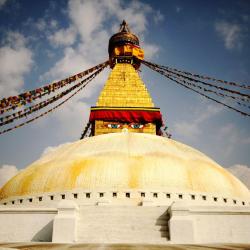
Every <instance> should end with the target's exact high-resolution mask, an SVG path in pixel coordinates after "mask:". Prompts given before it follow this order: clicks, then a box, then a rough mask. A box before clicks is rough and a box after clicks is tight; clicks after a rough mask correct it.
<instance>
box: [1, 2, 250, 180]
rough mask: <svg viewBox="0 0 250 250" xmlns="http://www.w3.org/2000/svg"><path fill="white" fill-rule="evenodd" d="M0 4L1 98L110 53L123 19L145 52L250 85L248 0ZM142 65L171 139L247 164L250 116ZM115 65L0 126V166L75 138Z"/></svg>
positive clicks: (22, 162)
mask: <svg viewBox="0 0 250 250" xmlns="http://www.w3.org/2000/svg"><path fill="white" fill-rule="evenodd" d="M0 13H1V14H0V64H1V69H0V96H1V97H6V96H10V95H14V94H17V93H20V92H22V91H24V90H28V89H33V88H36V87H38V86H41V85H44V84H45V83H48V82H51V81H53V80H59V79H62V78H64V77H67V76H69V75H70V74H73V73H77V72H80V71H82V70H84V69H87V68H89V67H91V66H94V65H95V64H97V63H100V62H102V61H104V60H106V59H107V58H108V53H107V46H108V39H109V37H110V36H111V35H112V34H113V33H114V32H116V31H117V29H118V27H119V24H120V23H121V21H122V20H123V19H126V20H127V22H128V24H129V25H130V28H131V30H132V31H133V32H134V33H135V34H137V35H138V36H139V37H140V40H141V45H142V47H143V48H144V49H145V58H146V59H147V60H149V61H153V62H156V63H159V64H162V65H167V66H171V67H175V68H178V69H183V70H187V71H190V72H195V73H200V74H204V75H209V76H213V77H216V78H219V79H225V80H229V81H235V82H241V83H247V84H250V72H249V69H250V48H249V44H250V43H249V42H250V2H249V1H245V0H242V1H240V0H238V1H228V0H223V1H220V0H217V1H215V0H214V1H184V0H183V1H181V0H180V1H178V0H175V1H171V0H164V1H122V0H113V1H112V0H107V1H97V0H94V1H85V0H84V1H78V0H69V1H66V0H65V1H64V0H61V1H45V0H44V1H29V0H25V1H19V0H0ZM141 69H142V72H141V73H140V74H141V76H142V78H143V80H144V82H145V84H146V86H147V87H148V89H149V91H150V93H151V95H152V97H153V100H154V103H155V104H156V105H157V106H159V107H160V108H161V111H162V114H163V117H164V121H165V123H166V124H167V125H168V127H169V131H170V132H171V134H172V135H173V139H175V140H178V141H181V142H183V143H185V144H188V145H190V146H192V147H194V148H196V149H198V150H200V151H202V152H203V153H205V154H207V155H208V156H210V157H211V158H212V159H214V160H215V161H216V162H218V163H219V164H221V165H223V166H225V167H239V166H241V167H244V169H245V170H246V171H248V173H249V166H250V156H249V152H250V130H249V125H250V119H249V118H245V117H243V116H241V115H239V114H237V113H234V112H232V111H230V110H228V109H226V108H223V107H221V106H219V105H217V104H215V103H213V102H211V101H207V100H205V99H203V98H201V97H200V96H198V95H197V94H195V93H192V92H190V91H188V90H186V89H184V88H182V87H179V86H177V85H176V84H174V83H171V82H170V81H168V80H167V79H164V78H163V77H162V76H160V75H157V74H156V73H155V72H152V71H150V70H149V69H146V68H145V67H142V68H141ZM109 72H110V70H109V69H106V70H105V72H103V73H102V74H101V75H99V76H98V77H97V78H96V80H95V81H94V82H93V83H91V84H90V85H89V87H88V88H86V89H84V90H83V91H82V92H81V94H80V95H78V96H76V97H75V98H74V99H72V101H70V102H69V103H67V104H65V105H64V106H63V107H61V108H60V109H59V110H57V111H55V112H54V113H52V114H49V115H48V116H47V117H45V118H41V119H40V120H37V121H36V122H34V123H32V124H29V125H27V126H25V127H22V128H19V129H16V130H15V131H13V132H10V133H7V134H4V135H2V136H1V138H0V149H1V150H0V170H1V166H2V169H4V171H2V172H1V171H0V174H1V175H2V176H5V175H6V176H7V175H8V173H7V172H8V171H7V170H6V169H12V170H11V171H14V172H15V171H17V170H16V169H22V168H24V167H25V166H26V165H28V164H30V163H31V162H32V161H34V160H36V159H37V158H39V157H40V156H41V155H42V154H43V152H44V151H47V150H49V149H50V150H51V149H52V148H53V147H55V146H57V145H59V144H62V143H66V142H72V141H75V140H78V139H79V137H80V134H81V132H82V129H83V127H84V126H85V124H86V122H87V119H88V115H89V107H90V106H91V105H94V104H95V102H96V99H97V97H98V94H99V92H100V91H101V89H102V87H103V85H104V83H105V80H106V79H107V77H108V73H109ZM18 122H20V121H18Z"/></svg>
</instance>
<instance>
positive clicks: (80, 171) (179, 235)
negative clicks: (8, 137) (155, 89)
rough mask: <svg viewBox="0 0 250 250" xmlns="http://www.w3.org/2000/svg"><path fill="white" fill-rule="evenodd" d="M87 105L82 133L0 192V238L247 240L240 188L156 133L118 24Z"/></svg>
mask: <svg viewBox="0 0 250 250" xmlns="http://www.w3.org/2000/svg"><path fill="white" fill-rule="evenodd" d="M109 58H110V67H111V69H112V71H111V73H110V75H109V78H108V80H107V82H106V84H105V86H104V88H103V90H102V92H101V94H100V96H99V98H98V100H97V103H96V106H94V107H91V112H90V118H89V122H90V124H91V136H90V137H88V138H85V139H83V140H79V141H76V142H73V143H70V144H66V145H63V146H60V147H59V148H58V149H56V150H55V151H53V152H50V153H48V154H47V155H45V156H42V157H41V158H40V159H38V160H37V161H35V162H34V163H32V164H31V165H30V166H28V167H27V168H25V169H24V170H23V171H20V172H19V173H18V174H17V175H16V176H15V177H13V178H12V179H11V180H9V181H8V182H7V183H6V184H5V185H4V186H3V187H2V188H1V190H0V204H1V205H0V241H2V242H29V241H47V242H48V241H52V242H61V243H62V242H67V243H69V242H81V243H143V244H148V243H152V244H167V243H204V242H206V243H215V242H216V243H217V242H222V243H250V193H249V190H248V189H247V187H246V186H245V185H244V184H242V183H241V182H240V181H239V180H238V179H237V178H236V177H234V176H233V175H232V174H230V173H229V172H228V171H227V170H226V169H224V168H223V167H221V166H219V165H218V164H217V163H216V162H214V161H213V160H212V159H210V158H209V157H207V156H206V155H204V154H203V153H201V152H199V151H198V150H196V149H193V148H191V147H189V146H187V145H184V144H182V143H180V142H177V141H175V140H172V139H169V138H166V137H164V136H162V133H161V126H162V124H163V123H162V117H161V113H160V109H159V108H157V107H155V105H154V103H153V101H152V98H151V96H150V94H149V92H148V90H147V88H146V86H145V85H144V83H143V81H142V80H141V78H140V75H139V72H138V69H139V68H140V60H142V59H143V58H144V51H143V50H142V48H141V47H140V44H139V39H138V37H137V36H136V35H134V34H132V33H131V32H130V30H129V28H128V25H127V24H126V22H123V23H122V24H121V28H120V31H119V32H118V33H116V34H114V35H113V36H112V37H111V38H110V41H109Z"/></svg>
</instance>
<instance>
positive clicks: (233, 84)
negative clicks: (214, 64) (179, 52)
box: [143, 60, 250, 89]
mask: <svg viewBox="0 0 250 250" xmlns="http://www.w3.org/2000/svg"><path fill="white" fill-rule="evenodd" d="M143 62H146V63H149V64H151V63H150V62H147V61H145V60H144V61H143ZM159 66H160V65H159ZM161 67H162V68H164V69H167V70H169V71H175V72H178V73H182V74H185V75H189V76H193V77H196V78H200V79H204V80H212V81H215V82H218V83H222V84H225V85H230V86H234V87H238V88H243V89H250V85H247V84H239V83H235V82H229V81H225V80H219V79H216V78H213V77H210V76H203V75H199V74H193V73H190V72H187V71H183V70H178V69H176V68H171V67H168V66H162V65H161Z"/></svg>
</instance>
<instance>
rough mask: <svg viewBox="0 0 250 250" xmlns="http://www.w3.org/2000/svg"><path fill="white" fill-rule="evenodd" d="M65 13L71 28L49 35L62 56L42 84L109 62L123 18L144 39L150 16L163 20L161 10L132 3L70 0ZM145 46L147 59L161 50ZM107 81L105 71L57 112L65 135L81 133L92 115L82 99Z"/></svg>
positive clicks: (153, 46)
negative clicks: (111, 41)
mask: <svg viewBox="0 0 250 250" xmlns="http://www.w3.org/2000/svg"><path fill="white" fill-rule="evenodd" d="M65 13H67V14H68V16H69V19H70V22H69V25H68V27H67V28H66V29H65V28H61V29H58V30H57V31H55V32H51V34H50V35H49V36H48V39H49V41H50V43H52V44H54V45H56V46H61V47H62V49H63V56H62V57H61V58H59V60H57V61H56V62H55V64H54V66H52V67H51V69H50V70H49V71H48V72H46V73H45V74H43V75H42V76H41V78H40V79H41V80H43V81H51V80H55V79H62V78H64V77H67V76H69V75H71V74H74V73H78V72H80V71H83V70H84V69H88V68H90V67H92V66H94V65H96V64H98V63H100V62H103V61H105V60H107V59H108V53H107V47H108V41H109V38H110V36H111V35H112V34H113V33H114V32H117V31H118V29H119V24H120V23H121V21H122V20H123V19H125V20H127V21H129V27H130V29H131V31H132V32H134V33H135V34H137V35H140V38H142V39H141V40H143V39H144V34H145V32H146V31H147V29H146V27H147V24H148V19H147V17H148V14H152V15H153V14H157V15H158V17H159V19H162V18H163V16H161V13H160V12H159V11H158V12H156V11H154V10H153V9H152V8H151V7H150V6H149V5H147V4H144V3H140V2H138V1H132V2H131V3H129V4H126V5H125V4H124V2H123V1H120V0H111V1H100V0H92V1H88V0H70V1H69V3H68V9H67V10H66V12H65ZM114 27H115V28H114ZM112 29H113V30H112ZM142 44H143V47H144V48H145V50H146V57H147V59H150V58H151V57H153V56H154V55H156V54H157V53H158V51H159V47H158V46H157V45H155V44H148V43H146V42H145V41H142ZM106 79H107V74H106V73H105V74H104V73H103V72H102V74H101V75H99V76H98V77H97V79H96V80H94V81H93V82H91V84H90V85H89V86H88V87H87V88H85V89H84V91H83V92H82V93H79V94H78V95H77V96H76V97H74V98H73V99H72V100H71V101H70V102H69V103H67V104H66V105H64V109H63V111H60V110H59V111H58V112H56V114H55V115H56V119H57V120H59V122H63V123H64V126H63V131H64V132H65V133H67V134H68V133H71V135H72V136H73V134H74V135H75V133H76V132H75V131H82V129H83V126H84V123H83V121H84V119H86V120H87V119H88V117H87V116H88V113H89V112H88V111H89V105H88V104H87V103H83V102H82V98H84V97H90V96H91V95H92V94H93V93H94V92H95V91H96V86H97V85H100V84H102V85H103V84H104V82H105V81H106ZM84 110H86V111H87V112H84V113H85V117H84V116H82V118H81V120H80V121H79V114H82V113H83V111H84ZM72 120H74V121H79V122H80V124H79V123H74V124H72ZM72 126H74V129H75V131H74V130H73V129H72ZM60 133H61V131H60Z"/></svg>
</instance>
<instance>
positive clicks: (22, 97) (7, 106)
mask: <svg viewBox="0 0 250 250" xmlns="http://www.w3.org/2000/svg"><path fill="white" fill-rule="evenodd" d="M108 64H109V61H106V62H104V63H101V64H98V65H96V66H94V67H92V68H90V69H87V70H85V71H82V72H80V73H78V74H75V75H73V76H70V77H67V78H65V79H63V80H60V81H58V82H54V83H50V84H48V85H45V86H42V87H40V88H37V89H34V90H30V91H27V92H24V93H21V94H19V95H17V96H10V97H7V98H3V99H1V100H0V114H2V113H4V112H7V111H9V110H11V109H12V110H14V109H15V108H17V107H21V106H23V105H26V104H27V103H31V102H33V101H34V100H36V99H37V98H41V97H42V96H44V95H48V94H50V93H51V92H54V91H56V90H57V89H60V88H62V87H64V86H66V85H68V84H70V83H72V82H74V81H76V80H78V79H81V78H82V77H84V76H87V75H88V74H90V73H92V72H94V71H95V70H98V69H100V68H102V67H103V66H105V67H106V66H107V65H108Z"/></svg>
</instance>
